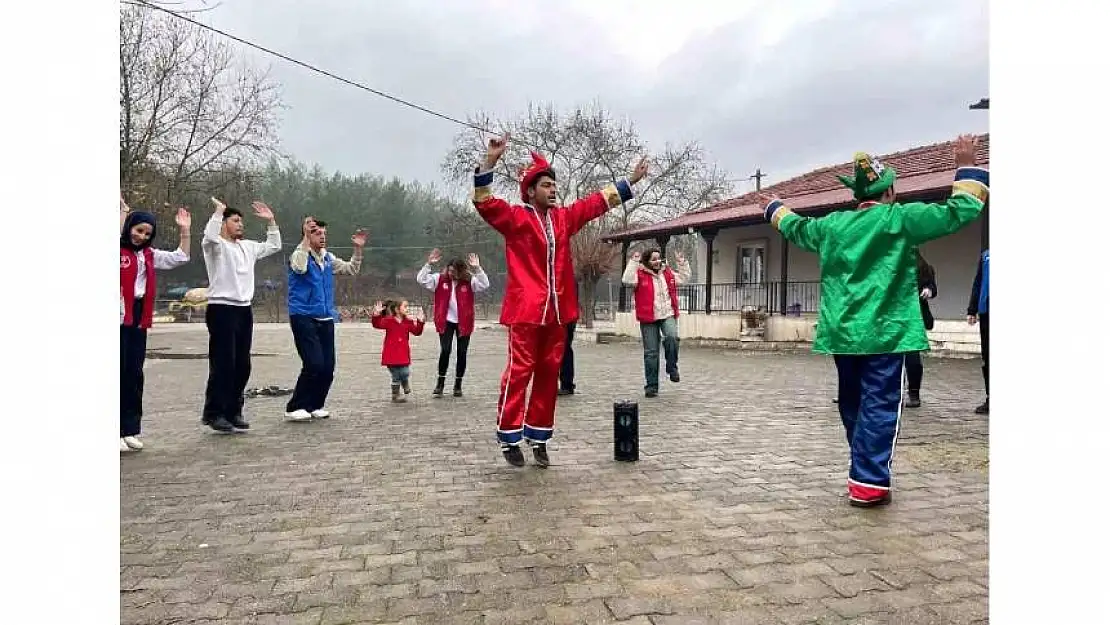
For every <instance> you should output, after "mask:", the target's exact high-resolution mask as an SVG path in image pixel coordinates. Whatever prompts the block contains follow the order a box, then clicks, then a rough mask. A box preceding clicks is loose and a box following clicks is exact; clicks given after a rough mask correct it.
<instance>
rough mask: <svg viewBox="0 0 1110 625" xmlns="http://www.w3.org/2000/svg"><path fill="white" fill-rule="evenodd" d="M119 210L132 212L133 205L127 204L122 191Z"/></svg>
mask: <svg viewBox="0 0 1110 625" xmlns="http://www.w3.org/2000/svg"><path fill="white" fill-rule="evenodd" d="M119 212H121V213H129V212H131V207H130V206H128V205H127V202H126V201H124V199H123V194H122V193H120V194H119Z"/></svg>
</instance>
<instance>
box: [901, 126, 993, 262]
mask: <svg viewBox="0 0 1110 625" xmlns="http://www.w3.org/2000/svg"><path fill="white" fill-rule="evenodd" d="M977 144H978V140H977V139H976V138H975V137H974V136H971V135H963V136H961V137H960V138H959V139H957V140H956V147H955V149H954V150H953V151H954V152H955V157H956V167H957V169H956V176H955V180H954V181H953V182H952V195H950V196H949V197H948V201H946V202H945V203H944V204H924V203H911V204H902V205H898V206H897V207H896V208H897V209H898V215H899V216H900V218H901V225H902V229H903V231H904V232H905V233H906V236H907V237H908V238H909V239H910V241H912V242H913V243H917V244H920V243H925V242H926V241H932V240H933V239H939V238H941V237H944V236H948V235H950V234H953V233H955V232H957V231H959V230H960V229H962V228H964V227H965V226H967V225H968V224H970V223H971V222H973V221H975V220H976V219H978V218H979V215H981V214H982V212H983V206H984V205H985V204H986V202H987V199H988V198H989V197H990V172H989V171H987V170H986V169H983V168H981V167H976V166H975V150H976V147H977Z"/></svg>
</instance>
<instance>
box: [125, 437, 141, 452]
mask: <svg viewBox="0 0 1110 625" xmlns="http://www.w3.org/2000/svg"><path fill="white" fill-rule="evenodd" d="M122 440H123V444H124V445H127V446H128V447H130V448H131V449H134V450H135V451H139V450H140V449H142V448H143V442H142V441H141V440H139V439H137V438H135V437H134V436H124V437H123V439H122Z"/></svg>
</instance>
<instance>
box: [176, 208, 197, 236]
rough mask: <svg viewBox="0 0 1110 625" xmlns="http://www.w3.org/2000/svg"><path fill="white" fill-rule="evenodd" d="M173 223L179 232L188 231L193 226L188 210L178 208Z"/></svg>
mask: <svg viewBox="0 0 1110 625" xmlns="http://www.w3.org/2000/svg"><path fill="white" fill-rule="evenodd" d="M173 221H174V223H176V224H177V227H178V228H180V229H181V230H188V229H189V228H190V226H192V225H193V216H192V215H190V214H189V209H187V208H185V207H184V206H180V207H178V209H177V215H175V216H174V219H173Z"/></svg>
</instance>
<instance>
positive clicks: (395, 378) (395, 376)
mask: <svg viewBox="0 0 1110 625" xmlns="http://www.w3.org/2000/svg"><path fill="white" fill-rule="evenodd" d="M388 369H389V377H390V378H392V382H393V384H404V383H405V382H407V381H408V379H409V366H408V365H405V366H403V367H388Z"/></svg>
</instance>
